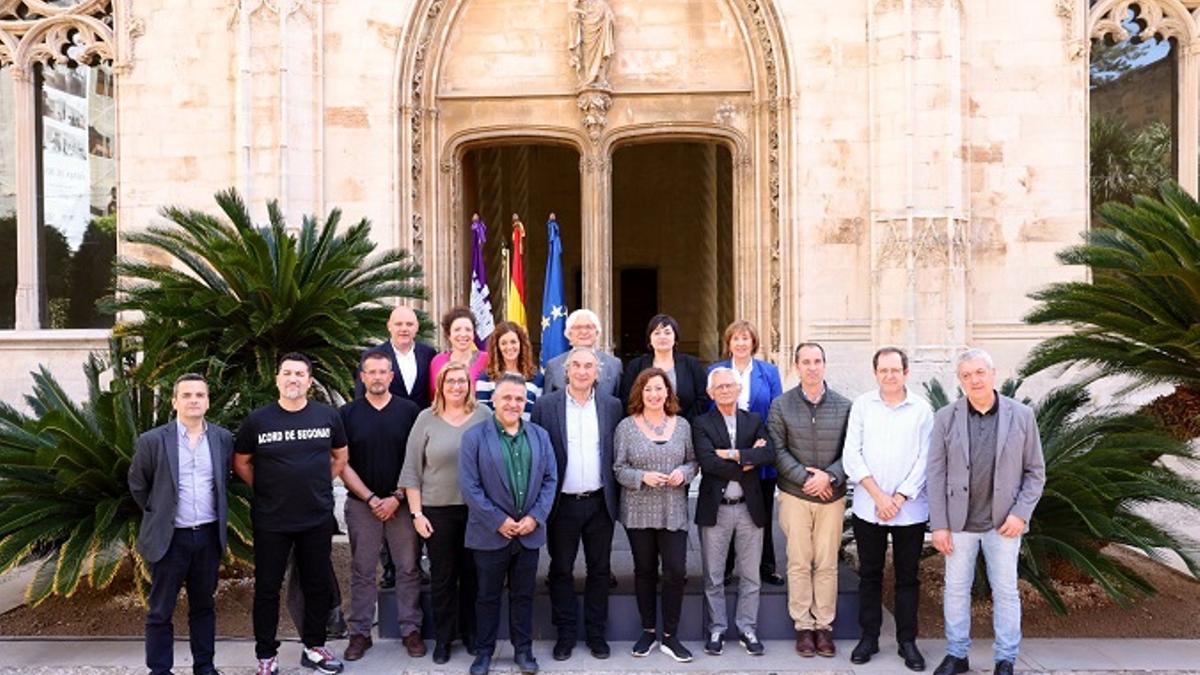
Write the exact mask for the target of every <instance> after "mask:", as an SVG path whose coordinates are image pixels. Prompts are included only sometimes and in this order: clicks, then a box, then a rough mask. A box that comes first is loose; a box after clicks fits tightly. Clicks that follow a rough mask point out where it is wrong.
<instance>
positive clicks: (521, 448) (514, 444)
mask: <svg viewBox="0 0 1200 675" xmlns="http://www.w3.org/2000/svg"><path fill="white" fill-rule="evenodd" d="M492 422H493V423H494V424H495V425H496V431H498V432H499V433H500V447H501V450H502V452H501V453H500V454H501V455H502V456H503V458H504V471H505V473H507V474H508V489H509V491H511V492H512V497H513V504H514V505H515V506H516V513H513V514H509V515H510V516H511V517H512V518H513V519H514V520H518V519H520V518H521V517H522V516H524V515H525V511H524V508H523V507H524V505H525V495H526V494H528V493H529V472H530V471H532V464H533V450H532V449H530V447H529V436H528V435H526V434H525V423H524V422H521V423H520V425H519V426H518V427H517V433H515V434H509V433H508V432H507V431H505V430H504V427H503V426H502V425H501V424H500V420H498V419H496V418H494V417H493V418H492Z"/></svg>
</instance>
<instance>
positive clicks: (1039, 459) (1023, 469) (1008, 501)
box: [925, 394, 1046, 532]
mask: <svg viewBox="0 0 1200 675" xmlns="http://www.w3.org/2000/svg"><path fill="white" fill-rule="evenodd" d="M997 396H999V397H1000V410H998V411H997V414H998V415H999V416H1000V419H998V420H996V459H995V462H994V464H993V469H992V481H993V484H994V485H993V487H994V489H993V491H992V527H993V528H998V527H1000V526H1001V525H1003V524H1004V520H1005V519H1006V518H1008V516H1009V514H1013V515H1016V516H1018V517H1019V518H1021V520H1024V521H1025V524H1026V529H1027V530H1028V527H1029V519H1030V518H1031V517H1032V516H1033V510H1034V509H1035V508H1037V503H1038V500H1039V499H1041V497H1042V488H1043V487H1045V485H1046V460H1045V457H1044V456H1043V455H1042V437H1041V435H1040V434H1039V433H1038V426H1037V420H1036V419H1034V415H1033V410H1032V409H1031V408H1030V407H1029V406H1027V405H1025V404H1023V403H1020V402H1018V401H1014V400H1013V399H1011V398H1009V397H1007V396H1000V395H999V394H997ZM968 405H969V403H968V402H967V397H965V396H964V397H962V398H960V399H958V400H957V401H955V402H954V403H951V404H950V405H948V406H946V407H944V408H942V409H941V410H939V411H937V414H936V415H935V416H934V418H933V431H931V432H930V439H929V459H928V467H927V472H928V474H927V476H928V477H927V479H926V481H925V489H926V491H927V493H928V495H929V526H930V527H931V528H932V529H935V530H944V529H949V530H951V531H953V532H961V531H962V529H963V528H964V527H965V526H966V522H967V501H968V499H969V497H970V489H971V469H970V466H971V441H970V437H969V432H968V431H967V416H968V415H969V414H970V413H969V412H968V411H967V406H968Z"/></svg>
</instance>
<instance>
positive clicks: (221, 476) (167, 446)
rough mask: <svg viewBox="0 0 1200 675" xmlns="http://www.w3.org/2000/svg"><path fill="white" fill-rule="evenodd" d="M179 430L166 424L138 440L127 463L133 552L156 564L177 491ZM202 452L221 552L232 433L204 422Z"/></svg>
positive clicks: (166, 541) (170, 527) (166, 543)
mask: <svg viewBox="0 0 1200 675" xmlns="http://www.w3.org/2000/svg"><path fill="white" fill-rule="evenodd" d="M178 434H179V426H178V424H177V423H176V420H174V419H172V420H171V421H170V422H167V423H166V424H164V425H162V426H160V427H155V428H153V429H151V430H150V431H147V432H146V433H144V434H142V435H141V436H138V439H137V443H136V445H135V446H134V447H135V450H134V453H133V460H132V461H131V462H130V464H129V491H130V492H131V493H132V494H133V501H135V502H137V505H138V508H140V509H141V510H142V526H141V529H140V530H139V531H138V539H137V550H138V552H139V553H141V554H142V557H143V558H145V559H146V561H147V562H151V563H155V562H158V561H159V560H162V558H163V556H165V555H166V554H167V549H168V548H170V546H171V537H172V536H173V535H174V534H175V511H176V508H177V507H178V503H177V495H176V491H177V490H178V486H179V437H178ZM206 435H207V436H208V450H209V453H210V454H211V455H212V466H213V492H214V494H215V497H216V499H215V502H214V503H215V505H216V508H217V524H218V528H217V530H218V531H219V532H220V536H221V550H222V551H224V550H225V541H226V538H225V537H226V532H225V530H226V527H227V524H228V522H229V502H228V500H227V498H226V494H225V486H226V484H227V478H228V477H229V471H230V462H231V460H232V458H233V434H231V433H229V430H228V429H226V428H224V427H221V426H218V425H216V424H213V423H212V422H209V423H208V431H207V432H206Z"/></svg>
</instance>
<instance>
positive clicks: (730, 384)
mask: <svg viewBox="0 0 1200 675" xmlns="http://www.w3.org/2000/svg"><path fill="white" fill-rule="evenodd" d="M737 388H738V383H737V382H725V383H723V384H714V385H713V389H716V390H717V391H725V390H726V389H737Z"/></svg>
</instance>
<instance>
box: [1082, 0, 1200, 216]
mask: <svg viewBox="0 0 1200 675" xmlns="http://www.w3.org/2000/svg"><path fill="white" fill-rule="evenodd" d="M1130 10H1133V12H1134V19H1135V20H1137V21H1138V22H1139V23H1141V24H1142V26H1143V28H1142V31H1141V35H1144V36H1154V37H1156V38H1158V39H1171V40H1174V41H1175V49H1174V50H1173V51H1174V52H1175V54H1176V58H1177V59H1178V61H1177V64H1178V84H1177V85H1176V88H1177V90H1178V101H1179V111H1178V118H1177V120H1176V127H1177V128H1178V138H1177V146H1176V147H1177V149H1178V152H1177V153H1176V155H1177V162H1176V174H1177V176H1178V179H1179V183H1180V185H1182V186H1183V187H1184V189H1186V190H1187V191H1188V192H1190V193H1191V194H1193V195H1196V194H1200V192H1198V189H1200V184H1198V182H1200V166H1198V163H1200V156H1198V155H1197V152H1198V150H1200V0H1187V1H1184V0H1101V1H1100V2H1097V3H1096V5H1095V6H1094V7H1092V8H1091V10H1090V11H1089V12H1088V19H1087V26H1086V31H1087V32H1086V40H1085V41H1084V49H1083V54H1082V55H1083V56H1084V57H1088V56H1090V55H1091V45H1092V43H1093V42H1094V41H1095V40H1104V39H1111V40H1113V41H1115V42H1122V41H1124V40H1128V39H1129V38H1130V34H1129V31H1127V30H1125V27H1124V26H1122V25H1121V23H1122V22H1123V21H1124V20H1125V17H1126V16H1127V15H1128V13H1129V12H1130ZM1082 61H1083V67H1085V68H1086V67H1088V64H1089V62H1090V59H1089V58H1084V59H1082Z"/></svg>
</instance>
